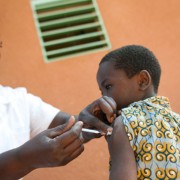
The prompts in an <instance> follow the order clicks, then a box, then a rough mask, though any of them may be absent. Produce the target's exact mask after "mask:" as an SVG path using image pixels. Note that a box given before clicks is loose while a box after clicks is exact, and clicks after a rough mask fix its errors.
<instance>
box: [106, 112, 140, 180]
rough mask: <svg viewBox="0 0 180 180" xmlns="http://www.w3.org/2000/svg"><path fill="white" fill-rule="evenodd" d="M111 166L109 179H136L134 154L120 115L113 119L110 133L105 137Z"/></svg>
mask: <svg viewBox="0 0 180 180" xmlns="http://www.w3.org/2000/svg"><path fill="white" fill-rule="evenodd" d="M107 141H108V146H109V152H110V156H111V161H112V166H111V171H110V178H109V179H110V180H135V179H136V180H137V171H136V163H135V156H134V152H133V149H132V147H131V146H130V143H129V139H128V136H127V134H126V131H125V128H124V124H123V122H122V119H121V116H119V117H118V118H117V119H116V120H115V124H114V129H113V133H112V135H111V136H110V137H109V138H108V139H107Z"/></svg>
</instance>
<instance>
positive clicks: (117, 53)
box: [100, 45, 161, 93]
mask: <svg viewBox="0 0 180 180" xmlns="http://www.w3.org/2000/svg"><path fill="white" fill-rule="evenodd" d="M106 61H112V62H115V68H116V69H123V70H124V71H125V72H126V74H127V76H128V77H129V78H131V77H132V76H134V75H135V74H137V73H139V72H140V71H141V70H147V71H148V72H149V74H150V76H151V78H152V82H153V85H154V91H155V92H156V93H157V90H158V86H159V81H160V76H161V67H160V64H159V62H158V60H157V58H156V57H155V55H154V54H153V53H152V52H151V51H150V50H149V49H147V48H145V47H143V46H139V45H128V46H123V47H121V48H119V49H116V50H114V51H112V52H110V53H108V54H107V55H105V56H104V57H103V58H102V60H101V62H100V64H101V63H103V62H106Z"/></svg>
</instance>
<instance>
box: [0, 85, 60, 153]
mask: <svg viewBox="0 0 180 180" xmlns="http://www.w3.org/2000/svg"><path fill="white" fill-rule="evenodd" d="M58 112H59V109H57V108H55V107H53V106H51V105H49V104H47V103H45V102H43V101H42V100H41V99H40V98H39V97H36V96H34V95H32V94H29V93H27V91H26V89H25V88H16V89H12V88H10V87H3V86H0V134H1V135H0V153H2V152H4V151H8V150H10V149H13V148H16V147H18V146H20V145H22V144H24V143H25V142H26V141H28V140H29V139H30V137H33V136H35V135H37V134H38V133H40V132H42V131H43V130H45V129H47V128H48V127H49V125H50V123H51V122H52V120H53V118H54V117H55V116H56V114H57V113H58Z"/></svg>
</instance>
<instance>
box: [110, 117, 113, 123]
mask: <svg viewBox="0 0 180 180" xmlns="http://www.w3.org/2000/svg"><path fill="white" fill-rule="evenodd" d="M110 121H111V123H112V122H113V121H114V115H113V116H111V117H110Z"/></svg>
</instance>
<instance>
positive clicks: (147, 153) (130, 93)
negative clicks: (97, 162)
mask: <svg viewBox="0 0 180 180" xmlns="http://www.w3.org/2000/svg"><path fill="white" fill-rule="evenodd" d="M160 75H161V68H160V65H159V63H158V60H157V59H156V57H155V56H154V54H153V53H152V52H151V51H149V50H148V49H147V48H145V47H143V46H137V45H129V46H125V47H122V48H120V49H117V50H115V51H112V52H110V53H109V54H107V55H106V56H105V57H104V58H103V59H102V60H101V62H100V64H99V69H98V72H97V81H98V85H99V88H100V90H101V92H102V95H103V96H110V97H112V98H113V99H114V100H115V102H116V103H117V109H118V110H121V111H120V112H121V113H120V115H119V117H118V118H116V120H115V122H114V123H113V126H114V130H113V134H112V135H111V136H110V137H109V138H108V139H107V141H108V146H109V152H110V157H111V167H110V168H111V169H110V179H111V180H120V179H122V180H133V179H152V180H155V179H180V127H179V124H180V115H179V114H176V113H174V112H173V111H172V110H171V108H170V105H169V101H168V99H167V98H166V97H163V96H157V91H158V86H159V81H160Z"/></svg>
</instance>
